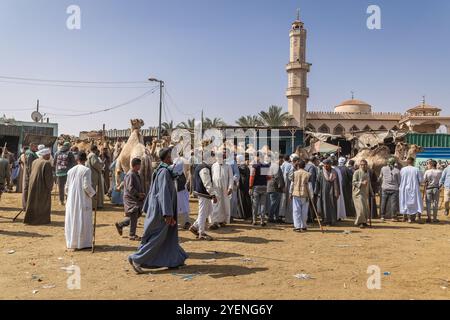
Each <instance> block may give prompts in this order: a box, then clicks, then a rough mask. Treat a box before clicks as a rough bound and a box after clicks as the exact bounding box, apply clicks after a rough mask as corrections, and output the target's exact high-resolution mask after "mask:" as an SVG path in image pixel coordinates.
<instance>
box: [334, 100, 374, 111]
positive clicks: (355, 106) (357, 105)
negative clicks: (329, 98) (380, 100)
mask: <svg viewBox="0 0 450 320" xmlns="http://www.w3.org/2000/svg"><path fill="white" fill-rule="evenodd" d="M334 112H339V113H371V112H372V106H371V105H370V104H368V103H367V102H364V101H361V100H355V99H352V100H347V101H344V102H342V103H341V104H340V105H338V106H336V107H335V108H334Z"/></svg>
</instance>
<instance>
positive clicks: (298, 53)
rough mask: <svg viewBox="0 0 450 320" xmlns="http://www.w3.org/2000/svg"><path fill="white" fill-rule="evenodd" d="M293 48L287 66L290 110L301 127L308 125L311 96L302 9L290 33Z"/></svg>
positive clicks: (287, 93)
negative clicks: (308, 104) (307, 114)
mask: <svg viewBox="0 0 450 320" xmlns="http://www.w3.org/2000/svg"><path fill="white" fill-rule="evenodd" d="M289 37H290V42H291V49H290V59H289V63H288V65H287V66H286V71H287V73H288V79H289V80H288V82H289V85H288V89H287V91H286V97H287V98H288V112H289V114H291V115H292V116H293V117H294V119H295V122H296V125H298V126H299V127H300V128H302V129H304V128H305V127H306V107H307V100H308V98H309V89H308V85H307V76H308V72H309V69H310V67H311V64H309V63H307V62H306V29H305V28H304V26H303V22H301V21H300V10H298V11H297V19H296V20H295V21H294V22H293V23H292V28H291V31H290V33H289Z"/></svg>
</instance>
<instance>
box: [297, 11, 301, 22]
mask: <svg viewBox="0 0 450 320" xmlns="http://www.w3.org/2000/svg"><path fill="white" fill-rule="evenodd" d="M297 21H300V8H297Z"/></svg>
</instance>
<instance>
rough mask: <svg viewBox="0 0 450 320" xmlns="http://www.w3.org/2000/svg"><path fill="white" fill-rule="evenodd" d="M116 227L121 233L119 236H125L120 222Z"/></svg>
mask: <svg viewBox="0 0 450 320" xmlns="http://www.w3.org/2000/svg"><path fill="white" fill-rule="evenodd" d="M115 226H116V229H117V232H118V233H119V236H122V235H123V228H122V227H121V226H120V225H119V223H118V222H116V224H115Z"/></svg>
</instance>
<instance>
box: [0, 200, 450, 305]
mask: <svg viewBox="0 0 450 320" xmlns="http://www.w3.org/2000/svg"><path fill="white" fill-rule="evenodd" d="M19 204H20V197H19V195H17V194H4V195H3V198H2V200H1V203H0V260H1V262H0V288H1V290H0V298H1V299H449V298H450V293H449V292H450V289H448V287H449V282H448V281H450V220H449V219H447V218H446V217H444V216H443V215H442V213H441V216H440V219H441V223H440V224H438V225H428V224H423V225H419V224H407V223H393V222H386V223H381V222H378V221H375V222H374V228H373V229H365V230H360V229H358V228H355V227H354V226H353V223H352V221H345V222H343V223H341V225H339V226H337V227H333V228H329V229H328V230H327V232H326V234H322V233H321V232H320V231H319V230H318V229H317V227H314V228H311V229H310V232H308V233H305V234H298V233H294V232H293V231H292V229H291V227H290V226H286V225H269V226H267V227H265V228H261V227H253V226H250V225H249V224H248V223H244V222H238V223H235V224H233V225H231V226H230V227H228V228H225V229H222V230H219V231H218V232H216V233H211V234H212V235H213V236H214V237H215V238H216V241H212V242H200V241H197V240H195V238H194V236H193V235H192V234H190V233H189V232H187V231H180V239H181V243H182V246H183V247H184V249H185V250H186V251H187V252H188V253H189V255H190V259H188V260H187V262H186V263H187V265H186V266H185V267H183V268H181V269H179V270H176V271H173V270H170V271H168V270H166V271H158V272H152V273H151V274H146V275H140V276H138V275H135V274H134V272H133V271H132V270H131V268H130V266H129V264H128V262H127V260H126V258H127V256H128V255H129V254H130V253H132V252H133V250H134V249H135V247H136V243H134V242H131V241H129V240H128V239H126V238H121V237H120V236H118V234H117V233H116V230H115V228H114V222H115V221H117V220H119V219H121V218H122V209H121V208H115V207H111V206H107V208H106V209H105V210H104V211H101V212H99V214H98V218H97V223H98V228H97V244H98V248H97V252H96V253H95V254H91V253H90V252H68V251H66V249H65V241H64V208H63V207H61V206H60V205H55V204H54V205H53V214H52V221H53V222H52V224H51V225H49V226H44V227H33V226H25V225H23V223H22V219H23V215H22V216H21V217H20V219H19V220H18V221H17V222H16V223H11V218H12V217H14V215H15V214H16V213H17V212H18V207H19ZM191 208H192V212H194V213H196V210H197V206H196V203H192V204H191ZM195 216H196V214H192V215H191V217H192V218H194V217H195ZM141 222H142V221H141ZM345 230H347V231H350V232H344V231H345ZM138 233H139V234H141V233H142V224H140V227H139V229H138ZM72 264H73V265H75V266H77V267H79V270H80V272H81V289H80V290H69V289H68V286H67V279H68V278H69V277H70V276H71V274H69V273H67V271H66V270H65V269H62V268H66V267H69V266H71V265H72ZM372 265H375V266H378V267H379V268H380V270H381V289H380V290H369V289H368V288H367V279H368V277H369V274H367V269H368V267H369V266H372ZM385 273H386V274H385ZM297 274H307V275H309V276H311V277H312V278H311V279H297V278H295V277H294V275H297Z"/></svg>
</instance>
